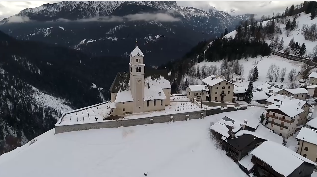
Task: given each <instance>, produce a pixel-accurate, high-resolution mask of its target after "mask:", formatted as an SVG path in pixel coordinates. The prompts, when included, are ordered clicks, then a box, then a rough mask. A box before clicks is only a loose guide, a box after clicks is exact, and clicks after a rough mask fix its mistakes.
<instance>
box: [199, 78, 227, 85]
mask: <svg viewBox="0 0 317 177" xmlns="http://www.w3.org/2000/svg"><path fill="white" fill-rule="evenodd" d="M202 81H203V82H204V83H205V84H207V85H209V86H214V85H216V84H218V83H220V82H222V81H224V79H222V78H213V77H211V76H209V77H207V78H205V79H203V80H202Z"/></svg>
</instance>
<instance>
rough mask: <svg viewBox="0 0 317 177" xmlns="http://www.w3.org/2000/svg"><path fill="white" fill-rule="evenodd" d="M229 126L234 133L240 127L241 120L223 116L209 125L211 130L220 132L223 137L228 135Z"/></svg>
mask: <svg viewBox="0 0 317 177" xmlns="http://www.w3.org/2000/svg"><path fill="white" fill-rule="evenodd" d="M229 127H232V131H233V132H234V133H236V132H238V131H239V130H240V129H241V122H240V121H235V120H233V119H231V118H229V117H224V118H222V119H220V120H219V121H218V122H216V123H215V124H214V125H212V126H211V127H210V129H211V130H213V131H215V132H217V133H219V134H221V135H222V136H223V137H225V138H228V137H229Z"/></svg>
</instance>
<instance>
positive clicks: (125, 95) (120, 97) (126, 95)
mask: <svg viewBox="0 0 317 177" xmlns="http://www.w3.org/2000/svg"><path fill="white" fill-rule="evenodd" d="M128 101H133V97H132V93H131V91H130V90H126V91H120V92H118V93H117V97H116V100H115V103H122V102H128Z"/></svg>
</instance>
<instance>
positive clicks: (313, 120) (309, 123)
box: [306, 117, 317, 129]
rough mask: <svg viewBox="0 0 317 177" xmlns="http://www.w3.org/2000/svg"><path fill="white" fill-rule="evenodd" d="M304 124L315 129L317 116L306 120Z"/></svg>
mask: <svg viewBox="0 0 317 177" xmlns="http://www.w3.org/2000/svg"><path fill="white" fill-rule="evenodd" d="M306 125H308V126H310V127H313V128H316V129H317V117H316V118H314V119H312V120H310V121H309V122H307V124H306Z"/></svg>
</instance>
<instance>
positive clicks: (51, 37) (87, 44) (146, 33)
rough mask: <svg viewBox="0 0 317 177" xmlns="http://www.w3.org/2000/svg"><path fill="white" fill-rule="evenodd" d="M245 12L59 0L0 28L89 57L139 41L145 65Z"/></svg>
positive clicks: (122, 50) (119, 52) (122, 51)
mask: <svg viewBox="0 0 317 177" xmlns="http://www.w3.org/2000/svg"><path fill="white" fill-rule="evenodd" d="M249 16H250V15H245V16H243V15H242V16H231V15H229V14H228V13H225V12H222V11H217V10H216V9H211V10H209V11H208V12H207V11H203V10H200V9H196V8H193V7H180V6H178V5H177V3H176V2H170V1H129V2H127V1H88V2H80V1H76V2H74V1H63V2H58V3H53V4H44V5H42V6H40V7H37V8H31V9H25V10H22V11H21V12H20V13H18V14H17V15H15V16H12V17H9V18H6V19H4V20H2V21H1V23H2V25H0V30H2V31H4V32H5V33H7V34H9V35H11V36H13V37H16V38H17V39H21V40H32V41H41V42H46V43H50V44H54V45H55V44H56V45H61V46H66V47H70V48H73V49H76V50H80V51H82V52H84V53H85V54H87V55H92V56H105V55H106V56H110V55H111V56H127V54H128V53H129V52H130V50H131V49H130V47H128V46H129V45H127V44H134V43H135V42H136V40H137V41H138V45H139V47H140V48H141V49H142V50H143V51H144V53H145V55H146V56H147V58H146V60H147V64H148V65H160V64H163V63H165V62H168V61H170V60H172V59H178V58H180V57H182V56H183V54H184V53H186V52H187V51H188V50H190V49H191V48H192V47H193V46H194V45H195V44H197V43H198V42H199V41H201V40H205V39H206V40H209V39H210V38H213V37H214V36H217V35H220V34H222V33H223V31H224V29H225V28H228V29H229V31H230V30H233V29H234V27H235V26H236V25H237V24H239V22H240V21H241V20H245V19H247V18H249Z"/></svg>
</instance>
